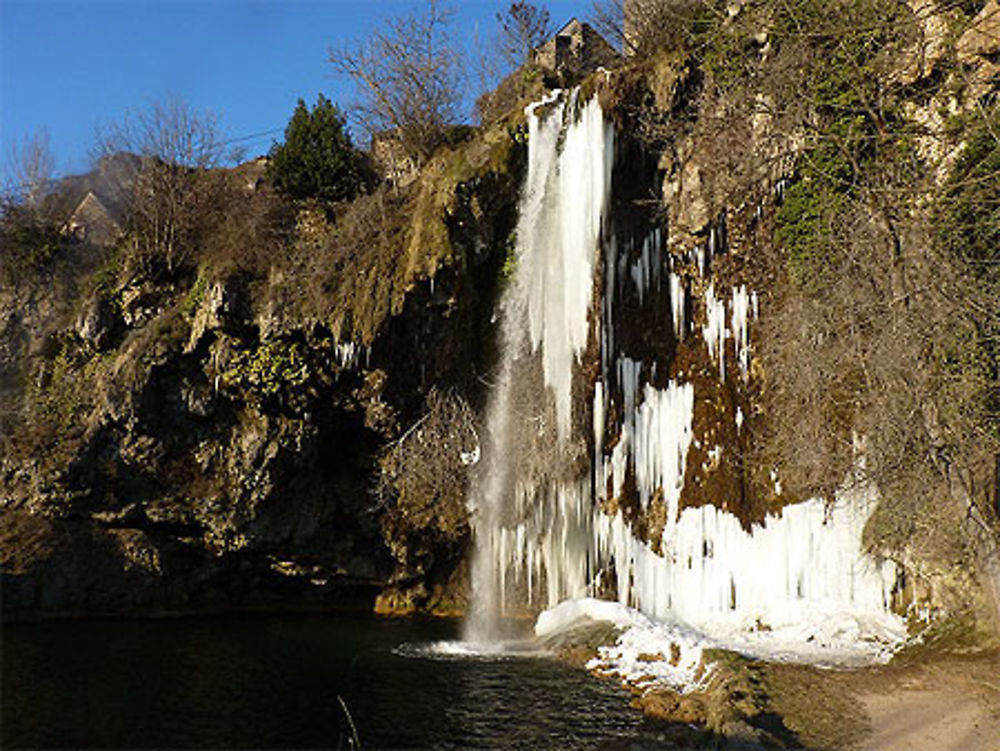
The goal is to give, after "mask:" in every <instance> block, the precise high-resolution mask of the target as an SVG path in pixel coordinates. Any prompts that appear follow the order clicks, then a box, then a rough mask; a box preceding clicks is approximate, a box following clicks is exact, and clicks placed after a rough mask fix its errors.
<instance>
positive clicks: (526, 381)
mask: <svg viewBox="0 0 1000 751" xmlns="http://www.w3.org/2000/svg"><path fill="white" fill-rule="evenodd" d="M526 114H527V116H528V174H527V179H526V181H525V185H524V188H523V192H522V196H521V203H520V207H519V220H518V224H517V230H516V232H517V247H516V253H517V255H516V262H517V266H516V271H515V277H514V279H513V281H512V283H511V285H510V286H509V287H508V289H507V291H506V292H505V295H504V298H503V300H502V302H501V306H502V313H501V314H502V333H501V336H502V344H501V359H502V365H501V371H500V377H499V380H498V382H497V384H496V386H495V387H494V390H493V392H492V394H491V396H490V401H489V405H488V406H487V426H488V435H487V441H488V451H487V454H486V461H485V462H484V467H483V469H482V471H481V473H480V474H479V476H478V477H477V478H476V479H475V481H474V483H473V489H472V494H471V498H470V507H471V509H472V512H473V519H474V536H475V549H474V552H473V558H472V609H471V617H470V619H469V622H468V628H467V637H468V638H469V640H470V641H485V642H489V641H493V640H494V639H495V638H496V635H497V634H496V623H497V618H498V616H499V615H500V614H502V613H503V612H505V611H507V609H508V605H509V604H510V603H508V602H507V597H506V595H507V592H508V589H509V588H510V586H511V585H512V584H513V579H514V578H515V577H516V576H517V575H518V574H519V573H521V571H522V568H527V569H529V570H530V569H535V568H541V567H544V569H545V571H546V572H547V586H548V588H549V590H551V595H552V597H556V598H558V597H559V596H566V595H575V594H582V593H583V591H585V589H586V586H585V585H586V582H585V581H583V578H582V576H581V577H578V580H577V581H574V582H573V585H574V586H573V587H572V590H573V591H568V590H569V589H570V588H569V587H567V588H566V591H564V588H563V587H562V586H560V581H559V577H558V576H557V575H556V572H557V571H558V570H560V568H561V563H562V562H563V561H573V560H574V558H575V557H576V556H574V555H573V553H572V552H571V551H569V550H567V547H566V546H567V545H570V541H569V539H568V538H569V536H570V535H571V534H574V533H575V536H576V537H577V538H579V537H580V534H579V533H580V532H581V531H583V530H581V529H578V528H579V527H580V526H581V523H582V522H584V521H585V520H586V521H589V518H590V515H591V510H590V508H589V500H590V499H589V488H583V487H580V483H579V482H576V483H571V485H570V486H569V487H566V486H564V485H563V484H562V483H559V482H554V481H552V480H551V479H550V478H530V477H525V476H523V473H522V472H519V471H517V470H519V469H520V470H523V469H525V467H527V466H529V465H534V467H535V469H536V470H538V471H540V472H543V473H544V472H545V471H546V470H547V469H550V468H551V465H553V464H556V463H557V462H553V461H538V459H539V457H537V456H535V457H531V456H525V453H526V452H527V451H530V449H529V447H530V446H531V445H533V444H538V443H546V442H549V443H552V442H554V444H555V446H556V448H555V449H554V453H555V454H557V455H558V454H559V453H561V452H563V448H562V447H565V446H566V445H567V444H568V442H569V440H570V437H571V423H572V416H573V403H572V379H573V372H574V368H575V367H576V366H577V365H578V364H579V362H580V356H581V352H582V350H583V348H584V347H585V345H586V343H587V336H588V331H589V326H588V311H589V308H590V301H591V295H592V290H593V277H594V264H595V259H596V258H597V256H598V244H599V241H600V235H601V227H602V220H603V216H604V211H605V208H606V205H607V202H608V198H609V195H610V188H611V168H612V165H613V161H614V129H613V128H612V127H611V125H610V124H609V123H607V122H606V121H605V119H604V115H603V113H602V111H601V108H600V105H599V104H598V103H597V100H596V98H594V99H591V101H590V102H588V103H581V102H580V101H579V97H578V91H577V90H574V91H573V92H571V93H566V92H559V91H557V92H554V93H553V94H552V95H551V96H549V97H548V98H546V99H545V100H543V101H541V102H538V103H536V104H533V105H531V106H529V107H528V108H527V110H526ZM539 360H540V363H539ZM539 365H540V376H541V378H540V379H539V372H538V371H539ZM539 380H541V383H539ZM539 394H541V398H537V397H538V395H539ZM553 423H554V425H553ZM525 433H533V435H530V436H527V435H525ZM549 448H550V449H551V445H550V446H549ZM545 465H549V467H546V466H545ZM532 479H534V480H535V481H534V482H533V481H532ZM584 491H586V492H584ZM567 495H569V496H572V497H573V498H572V501H575V503H573V502H571V503H569V504H567V503H566V501H567ZM585 500H586V502H587V504H588V507H587V508H584V507H583V506H582V505H581V504H582V503H583V502H584V501H585ZM574 505H575V506H576V508H575V513H573V514H570V515H567V513H566V512H567V509H568V507H569V506H574ZM569 516H572V517H574V518H569ZM539 524H544V525H546V526H547V527H548V528H549V529H550V530H552V531H555V532H557V533H558V534H560V535H561V536H562V538H563V539H561V540H560V541H559V542H560V544H559V546H558V549H556V546H554V544H552V542H551V539H550V540H549V541H548V544H545V545H544V546H543V547H544V548H545V549H543V550H539V549H538V548H537V545H536V543H537V541H538V530H539V529H540V527H539V526H537V525H539ZM580 542H581V545H580V546H579V547H580V550H579V552H580V553H582V554H583V555H584V556H585V555H586V549H585V548H586V542H585V541H582V540H581V541H580ZM508 569H510V574H511V576H508ZM535 581H536V578H535V577H533V576H531V575H530V574H529V575H528V576H527V587H528V590H529V591H528V592H527V593H526V595H527V600H528V601H529V602H530V601H531V600H532V599H533V598H534V594H535V593H534V592H533V591H531V590H532V589H533V585H534V583H535Z"/></svg>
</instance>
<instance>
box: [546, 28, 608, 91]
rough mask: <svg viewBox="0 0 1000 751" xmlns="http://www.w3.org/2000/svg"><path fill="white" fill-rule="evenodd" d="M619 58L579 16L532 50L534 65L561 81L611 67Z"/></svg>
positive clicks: (602, 38)
mask: <svg viewBox="0 0 1000 751" xmlns="http://www.w3.org/2000/svg"><path fill="white" fill-rule="evenodd" d="M620 60H621V56H620V55H619V54H618V52H617V51H615V48H614V47H612V46H611V45H610V44H608V43H607V41H605V39H604V37H602V36H601V35H600V34H598V33H597V32H596V31H594V29H593V28H591V26H590V25H589V24H586V23H581V22H580V21H578V20H577V19H576V18H574V19H572V20H571V21H570V22H569V23H567V24H566V25H565V26H563V27H562V28H561V29H559V31H557V32H556V33H555V36H553V37H552V38H551V39H549V41H547V42H546V43H545V44H543V45H541V46H540V47H538V48H536V49H535V50H533V51H532V53H531V62H532V65H534V66H535V67H536V68H539V69H541V70H542V71H544V72H545V73H547V74H550V75H554V76H556V77H557V78H558V79H560V81H561V82H562V83H569V82H573V81H577V80H579V79H580V78H583V77H584V76H586V75H588V74H590V73H593V72H594V71H595V70H597V69H598V68H601V67H604V68H612V67H614V66H616V65H617V64H618V63H619V62H620Z"/></svg>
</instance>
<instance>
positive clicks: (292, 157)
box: [269, 94, 365, 201]
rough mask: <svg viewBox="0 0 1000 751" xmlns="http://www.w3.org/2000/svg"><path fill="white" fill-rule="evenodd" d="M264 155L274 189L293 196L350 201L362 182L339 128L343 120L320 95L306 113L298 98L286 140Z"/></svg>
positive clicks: (350, 146) (357, 163) (355, 154)
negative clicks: (267, 154) (267, 160)
mask: <svg viewBox="0 0 1000 751" xmlns="http://www.w3.org/2000/svg"><path fill="white" fill-rule="evenodd" d="M269 156H270V158H271V163H270V167H269V170H270V176H271V180H272V181H273V183H274V186H275V188H277V189H278V190H279V191H281V192H282V193H285V194H286V195H288V196H290V197H292V198H320V199H322V200H327V201H343V200H349V199H351V198H353V197H354V196H356V195H357V194H358V192H359V191H360V190H361V189H362V188H363V187H364V184H365V173H364V169H363V167H362V159H361V155H360V154H359V153H358V152H357V150H355V148H354V145H353V144H352V143H351V137H350V135H349V134H348V133H347V131H345V130H344V117H343V115H341V114H340V111H339V110H338V109H337V107H335V106H334V105H333V103H332V102H330V100H329V99H327V98H326V97H325V96H323V95H322V94H320V95H319V98H318V99H317V100H316V105H315V106H314V107H313V109H312V111H311V112H310V111H309V109H308V108H307V107H306V103H305V102H304V101H303V100H301V99H299V102H298V104H297V105H296V107H295V112H294V113H293V114H292V118H291V120H289V122H288V126H287V127H286V128H285V142H284V143H275V144H274V146H272V147H271V152H270V155H269Z"/></svg>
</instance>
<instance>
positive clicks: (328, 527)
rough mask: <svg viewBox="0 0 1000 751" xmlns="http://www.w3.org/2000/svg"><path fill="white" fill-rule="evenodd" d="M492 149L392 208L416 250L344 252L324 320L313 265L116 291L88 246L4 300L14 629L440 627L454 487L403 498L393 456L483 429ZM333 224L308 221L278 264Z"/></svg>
mask: <svg viewBox="0 0 1000 751" xmlns="http://www.w3.org/2000/svg"><path fill="white" fill-rule="evenodd" d="M498 134H499V135H496V134H495V135H493V136H491V137H490V138H491V139H492V140H489V141H487V140H483V141H479V142H476V143H473V144H466V145H464V146H462V147H458V148H456V149H455V150H452V151H450V152H449V153H447V154H442V155H440V157H439V159H438V161H437V162H434V163H432V165H431V166H430V167H429V169H428V174H429V176H428V177H427V178H426V179H425V180H423V182H421V183H419V184H418V185H416V186H413V187H412V188H411V190H410V193H409V194H407V195H404V196H402V197H401V198H400V197H398V196H397V200H399V201H401V202H402V205H403V206H404V207H405V209H404V210H405V211H406V212H407V213H406V214H405V215H399V216H396V217H394V218H393V222H394V223H395V224H396V225H397V226H398V232H399V237H398V239H400V240H402V241H403V242H405V243H406V247H405V248H400V247H398V246H396V247H391V248H389V252H387V253H384V254H383V255H382V256H379V254H378V253H377V252H375V251H374V250H371V251H369V252H368V253H366V248H364V247H355V248H351V249H350V253H351V255H350V257H348V258H347V259H346V260H345V261H343V262H342V265H341V267H340V268H337V269H336V270H335V272H334V273H333V274H331V275H330V276H329V278H327V279H326V280H325V282H326V284H327V285H328V287H327V292H328V294H329V298H330V299H332V300H333V301H334V303H333V305H332V306H331V307H332V309H330V310H325V311H323V313H324V314H326V315H319V314H317V313H316V312H315V309H312V310H310V309H309V308H308V305H307V304H306V303H302V302H301V300H299V298H298V297H296V294H297V293H298V295H299V296H301V291H302V289H303V288H304V287H305V286H307V282H306V281H305V280H304V279H303V278H302V277H301V276H297V275H299V274H302V273H303V272H302V268H301V267H299V268H296V267H295V266H292V265H290V264H289V265H286V266H285V267H284V269H283V270H282V271H280V272H279V271H276V270H275V268H272V269H271V271H270V273H269V276H267V277H262V276H261V275H260V274H257V275H256V276H255V275H254V274H252V273H248V272H247V271H246V270H244V269H240V268H238V267H237V268H235V269H234V268H233V267H232V265H231V264H230V265H229V266H228V268H227V267H226V266H225V265H223V266H222V267H221V268H220V266H219V265H215V266H212V265H211V264H209V263H203V264H202V265H201V266H199V268H198V269H197V271H195V272H193V273H192V274H190V275H189V276H188V277H187V278H184V277H182V278H179V279H171V280H169V281H165V280H163V279H159V280H158V279H154V278H147V277H144V276H143V275H141V274H133V275H131V276H128V278H126V276H127V275H125V274H123V273H119V272H118V270H117V266H116V255H115V253H114V251H108V250H102V249H98V248H90V247H85V246H80V245H74V246H70V247H67V248H64V249H63V250H62V251H61V252H62V253H64V254H65V255H64V256H63V257H61V258H58V259H57V260H56V263H55V264H54V266H53V267H52V268H51V269H50V270H49V271H48V272H47V274H48V276H47V278H43V279H38V280H37V282H35V283H31V284H25V285H19V286H13V285H11V287H10V288H8V289H5V290H4V296H3V298H2V301H0V308H2V309H0V321H2V322H3V326H2V328H0V341H2V343H3V348H2V355H3V357H2V365H3V387H4V388H3V393H2V396H3V399H4V418H5V419H4V425H3V428H4V430H3V453H2V456H0V479H2V483H0V488H2V490H0V507H2V514H0V526H2V535H3V541H4V544H3V545H2V549H3V577H4V579H3V587H4V609H5V614H6V615H8V616H14V617H16V616H24V615H31V614H40V613H41V614H44V613H67V612H129V611H163V610H168V611H169V610H187V609H192V608H227V607H246V606H257V605H261V606H266V605H268V604H273V603H281V604H284V605H292V606H294V605H296V604H303V605H307V606H333V607H364V608H371V607H372V604H373V601H374V598H375V596H376V595H377V594H378V593H379V592H382V591H383V590H389V591H391V592H392V594H391V595H390V596H389V599H388V600H386V602H388V603H389V604H388V605H386V606H385V607H389V608H392V609H403V610H405V609H412V608H414V607H417V606H420V607H424V606H430V607H434V606H440V607H445V606H447V603H446V602H444V600H445V599H446V598H445V596H444V594H442V586H443V585H444V584H445V583H446V582H447V581H448V579H449V577H451V576H452V574H453V572H454V571H455V569H456V567H457V565H458V563H459V561H460V560H461V559H462V556H463V553H464V547H465V544H466V541H467V536H468V524H467V517H466V512H465V506H464V495H463V492H464V487H463V486H461V485H458V486H455V487H453V488H441V487H437V486H433V487H424V488H410V487H408V486H407V482H406V481H405V480H402V479H400V478H399V475H400V471H401V470H406V471H409V469H410V468H408V467H407V466H406V461H407V458H406V457H401V455H400V453H399V452H398V451H396V452H395V453H391V452H390V453H389V454H387V453H386V452H387V447H390V446H396V447H397V448H398V446H400V445H403V444H405V445H407V446H408V445H410V444H411V443H412V437H413V435H414V433H413V430H412V427H413V425H414V423H418V421H421V422H426V419H427V416H428V415H430V414H432V413H434V411H435V410H438V411H440V409H439V408H440V405H441V404H442V403H444V402H445V401H446V400H450V401H449V403H454V404H458V405H461V409H462V410H463V412H462V413H461V414H458V415H452V416H451V417H449V421H447V422H446V423H444V424H442V426H441V428H440V430H442V431H444V433H445V434H450V432H454V431H455V430H456V428H455V427H454V426H455V425H457V424H458V423H457V422H456V420H457V419H458V418H460V417H461V418H463V419H464V415H466V414H468V415H469V416H470V417H471V411H470V407H469V406H468V404H469V403H470V402H471V403H472V404H475V399H476V398H477V395H478V394H479V391H480V386H479V382H478V380H477V378H478V375H479V373H480V372H481V370H482V369H483V368H484V367H485V363H486V362H487V358H488V357H489V352H488V341H489V338H488V336H485V335H484V332H486V331H487V330H488V327H489V316H490V310H491V299H492V296H493V295H494V294H495V289H496V285H497V283H498V279H499V278H500V266H501V264H502V263H503V258H504V248H505V244H506V242H507V235H508V233H509V232H510V226H511V221H512V217H513V207H514V202H515V200H516V191H517V184H518V182H519V173H518V169H519V167H518V163H519V156H518V153H519V152H518V148H517V146H516V144H515V142H514V140H513V138H512V137H511V136H510V135H509V134H508V133H507V131H506V130H505V129H503V128H500V129H499V130H498ZM247 200H251V198H247ZM338 221H339V223H340V225H341V227H337V226H336V225H334V224H332V223H331V222H330V221H328V220H327V219H325V218H324V217H323V216H322V214H316V213H315V212H310V211H308V210H305V211H304V213H302V214H301V215H300V217H299V221H298V228H297V230H296V231H295V232H294V236H293V237H292V238H291V239H290V240H289V246H288V247H289V250H288V252H289V254H291V253H293V252H294V248H298V249H300V250H301V249H303V248H305V252H308V251H309V250H310V249H312V250H313V251H314V252H319V251H316V250H315V249H316V248H319V247H321V246H323V244H324V243H326V244H331V243H333V242H336V239H335V238H336V236H337V232H338V230H340V231H343V230H342V227H343V225H344V224H345V223H346V222H347V221H348V219H344V218H343V217H339V218H338ZM85 261H86V262H85ZM334 331H336V333H334ZM452 418H453V419H452ZM418 424H419V423H418ZM440 437H441V436H439V438H440ZM444 437H447V435H445V436H444ZM456 440H457V443H456V451H455V456H454V457H445V458H444V459H437V458H435V459H434V461H433V462H431V464H429V465H427V466H426V467H421V468H417V469H420V470H421V471H425V472H437V471H438V469H439V466H444V467H447V466H448V462H449V461H451V460H455V461H460V458H459V453H461V452H462V451H464V450H467V449H465V448H463V446H462V445H459V444H461V443H462V440H463V439H462V438H461V437H459V438H458V439H456ZM466 442H468V441H466ZM410 453H411V454H412V453H413V452H410ZM393 462H395V465H402V466H394V468H393V469H392V470H390V468H389V467H390V465H391V464H393ZM414 471H415V470H414ZM383 474H384V477H383ZM380 478H383V479H380ZM445 490H446V491H447V492H445ZM453 589H455V588H454V587H453ZM458 589H459V590H460V589H461V587H460V586H459V587H458ZM449 596H451V595H449Z"/></svg>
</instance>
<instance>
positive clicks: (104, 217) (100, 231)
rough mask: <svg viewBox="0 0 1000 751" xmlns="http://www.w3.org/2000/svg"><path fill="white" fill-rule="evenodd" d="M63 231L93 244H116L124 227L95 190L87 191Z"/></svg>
mask: <svg viewBox="0 0 1000 751" xmlns="http://www.w3.org/2000/svg"><path fill="white" fill-rule="evenodd" d="M63 231H64V232H65V233H67V234H69V235H72V236H73V237H75V238H76V239H78V240H82V241H84V242H88V243H90V244H91V245H114V243H115V242H116V241H117V240H118V238H119V237H120V236H121V233H122V228H121V226H120V225H119V224H118V222H117V221H115V218H114V217H113V216H112V215H111V212H110V211H108V209H107V207H106V206H105V205H104V204H103V203H102V202H101V199H99V198H98V197H97V196H96V195H94V192H93V191H87V194H86V195H85V196H84V197H83V200H82V201H80V203H79V204H77V206H76V208H75V209H74V210H73V213H72V214H70V216H69V218H68V219H67V220H66V222H65V224H64V225H63Z"/></svg>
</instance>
